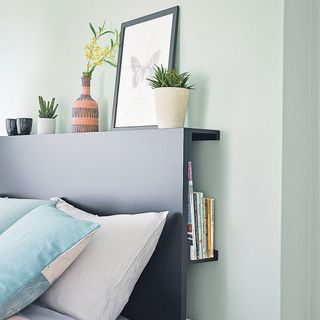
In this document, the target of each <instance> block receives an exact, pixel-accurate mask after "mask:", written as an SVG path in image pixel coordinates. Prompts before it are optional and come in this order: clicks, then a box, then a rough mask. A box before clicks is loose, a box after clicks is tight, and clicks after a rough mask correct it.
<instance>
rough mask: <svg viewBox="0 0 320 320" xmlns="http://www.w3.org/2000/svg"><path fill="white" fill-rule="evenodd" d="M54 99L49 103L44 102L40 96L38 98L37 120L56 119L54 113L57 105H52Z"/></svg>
mask: <svg viewBox="0 0 320 320" xmlns="http://www.w3.org/2000/svg"><path fill="white" fill-rule="evenodd" d="M54 102H55V98H52V99H51V101H44V100H43V98H42V97H41V96H39V106H40V107H39V118H48V119H55V118H56V117H57V115H56V111H57V108H58V104H57V105H54Z"/></svg>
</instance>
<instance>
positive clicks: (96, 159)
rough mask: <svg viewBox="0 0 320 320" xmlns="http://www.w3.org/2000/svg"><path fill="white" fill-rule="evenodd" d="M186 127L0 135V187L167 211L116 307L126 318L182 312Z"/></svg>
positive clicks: (177, 319)
mask: <svg viewBox="0 0 320 320" xmlns="http://www.w3.org/2000/svg"><path fill="white" fill-rule="evenodd" d="M187 130H188V129H165V130H158V129H150V130H137V131H113V132H103V133H90V134H56V135H48V136H18V137H0V154H1V157H0V194H2V195H9V196H16V197H26V198H48V197H53V196H60V197H64V198H66V199H67V200H68V201H70V202H71V203H73V204H74V205H76V206H77V207H79V208H82V209H84V210H87V211H89V212H92V213H95V214H100V215H110V214H121V213H130V214H131V213H132V214H134V213H138V212H146V211H163V210H169V211H170V215H169V218H168V221H167V224H166V226H165V229H164V232H163V234H162V236H161V239H160V242H159V244H158V247H157V249H156V252H155V254H154V255H153V257H152V259H151V261H150V263H149V264H148V266H147V267H146V269H145V270H144V272H143V274H142V276H141V278H140V279H139V281H138V283H137V285H136V287H135V289H134V292H133V294H132V296H131V298H130V301H129V302H128V304H127V306H126V308H125V309H124V311H123V315H124V316H126V317H128V318H129V319H131V320H151V319H152V320H164V319H165V320H182V319H183V320H185V319H186V305H185V303H186V302H185V301H186V290H185V282H186V260H187V240H186V217H185V216H184V215H183V212H184V209H185V206H186V203H185V201H184V199H185V198H184V193H185V191H186V190H185V189H184V183H183V181H184V178H185V174H186V172H185V166H184V161H185V158H184V157H185V155H184V152H185V150H184V144H185V143H186V142H185V137H186V133H188V131H187Z"/></svg>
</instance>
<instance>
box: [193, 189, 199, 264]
mask: <svg viewBox="0 0 320 320" xmlns="http://www.w3.org/2000/svg"><path fill="white" fill-rule="evenodd" d="M193 208H194V210H193V212H194V214H193V216H194V231H195V237H194V240H193V241H194V244H195V260H198V259H200V255H199V253H200V249H199V248H200V243H199V221H198V217H199V215H198V204H197V194H196V193H193Z"/></svg>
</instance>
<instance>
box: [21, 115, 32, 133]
mask: <svg viewBox="0 0 320 320" xmlns="http://www.w3.org/2000/svg"><path fill="white" fill-rule="evenodd" d="M31 130H32V119H31V118H18V119H17V131H18V135H29V134H30V133H31Z"/></svg>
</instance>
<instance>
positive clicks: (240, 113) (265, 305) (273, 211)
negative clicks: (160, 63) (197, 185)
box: [0, 0, 284, 320]
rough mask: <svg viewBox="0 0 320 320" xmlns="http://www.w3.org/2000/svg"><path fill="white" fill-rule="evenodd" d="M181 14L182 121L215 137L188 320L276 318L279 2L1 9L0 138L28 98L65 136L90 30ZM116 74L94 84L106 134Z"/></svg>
mask: <svg viewBox="0 0 320 320" xmlns="http://www.w3.org/2000/svg"><path fill="white" fill-rule="evenodd" d="M176 4H180V5H181V20H180V36H179V50H178V56H179V59H178V64H179V66H180V67H181V70H188V71H190V72H191V74H192V80H193V82H194V83H195V84H196V86H197V89H196V90H195V91H194V92H193V93H192V99H191V104H190V111H189V124H190V126H193V127H207V128H215V129H221V130H222V140H221V142H220V144H219V145H218V147H217V150H216V151H217V152H218V154H208V156H209V157H212V160H213V161H216V168H218V169H219V170H217V171H216V172H215V175H214V177H215V179H214V181H212V180H210V179H209V181H208V182H206V190H205V191H207V192H208V193H209V194H214V195H215V196H216V198H217V203H218V207H217V247H218V249H219V250H220V255H221V259H220V261H219V262H217V263H210V264H203V265H196V266H192V267H191V268H190V270H189V288H190V291H189V294H188V314H189V316H190V317H192V319H194V320H213V319H219V320H256V319H259V320H271V319H272V320H278V319H280V256H281V252H280V248H281V170H282V168H281V162H282V98H283V91H282V85H283V11H284V8H283V7H284V5H283V1H282V0H280V1H279V0H268V1H266V0H243V1H238V0H224V1H220V0H201V1H183V0H178V1H173V0H162V1H147V0H136V1H124V0H118V1H110V0H105V1H102V0H91V1H84V0H69V1H62V0H56V1H43V0H42V1H41V0H29V1H19V0H0V37H1V42H0V70H1V77H0V88H1V107H0V133H1V134H4V133H5V131H4V126H3V123H4V119H5V118H7V117H18V116H33V117H36V108H37V106H36V104H37V96H38V95H39V94H40V95H44V96H45V97H48V98H49V97H52V96H55V97H56V98H57V100H58V102H59V103H60V110H59V131H60V132H65V131H69V126H70V125H69V123H70V109H71V103H72V101H73V100H74V99H75V98H76V97H77V96H78V95H79V92H80V88H79V85H80V75H81V71H82V69H83V65H84V59H83V46H84V44H85V43H86V41H87V39H88V37H89V36H90V33H89V31H88V26H87V24H88V22H89V21H92V22H94V23H99V22H101V21H103V20H104V19H105V18H108V19H110V20H111V21H112V23H113V25H114V26H119V24H120V22H122V21H126V20H129V19H132V18H135V17H138V16H142V15H144V14H148V13H150V12H154V11H157V10H160V9H164V8H167V7H170V6H173V5H176ZM114 76H115V72H114V70H111V69H108V70H107V69H102V70H99V71H98V72H97V74H96V75H94V79H93V90H92V95H93V97H94V98H95V99H96V100H97V101H98V102H99V104H100V106H101V119H100V122H101V128H102V129H106V128H107V127H109V126H110V119H111V109H112V99H113V87H114Z"/></svg>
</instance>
